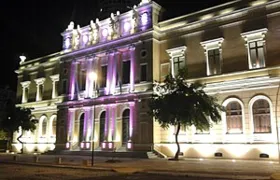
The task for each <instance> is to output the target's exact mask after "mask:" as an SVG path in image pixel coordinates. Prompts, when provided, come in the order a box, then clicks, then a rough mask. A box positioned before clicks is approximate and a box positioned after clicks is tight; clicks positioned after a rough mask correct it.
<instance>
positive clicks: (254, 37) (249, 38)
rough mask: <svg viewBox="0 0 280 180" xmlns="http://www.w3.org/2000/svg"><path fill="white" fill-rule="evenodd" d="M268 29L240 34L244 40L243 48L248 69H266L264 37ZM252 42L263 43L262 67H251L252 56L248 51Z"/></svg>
mask: <svg viewBox="0 0 280 180" xmlns="http://www.w3.org/2000/svg"><path fill="white" fill-rule="evenodd" d="M267 31H268V29H267V28H263V29H258V30H254V31H249V32H244V33H242V34H241V36H242V37H243V38H244V40H245V46H246V48H247V56H248V66H249V69H259V68H265V67H266V43H265V35H266V33H267ZM252 42H262V43H263V56H264V62H263V67H253V66H252V59H251V58H252V57H251V56H252V55H251V51H250V43H252Z"/></svg>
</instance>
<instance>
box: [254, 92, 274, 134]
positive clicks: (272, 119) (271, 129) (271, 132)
mask: <svg viewBox="0 0 280 180" xmlns="http://www.w3.org/2000/svg"><path fill="white" fill-rule="evenodd" d="M261 99H262V100H266V101H267V102H268V104H269V110H270V132H257V133H255V132H254V131H255V126H254V114H253V105H254V103H255V102H256V101H258V100H261ZM273 108H274V107H273V104H272V101H271V100H270V99H269V98H268V97H267V96H264V95H257V96H254V97H253V98H252V99H251V100H250V102H249V112H250V114H249V115H250V132H251V134H254V135H264V134H268V135H271V134H275V128H276V127H275V124H274V123H273V122H274V118H275V116H274V113H273V112H274V111H273Z"/></svg>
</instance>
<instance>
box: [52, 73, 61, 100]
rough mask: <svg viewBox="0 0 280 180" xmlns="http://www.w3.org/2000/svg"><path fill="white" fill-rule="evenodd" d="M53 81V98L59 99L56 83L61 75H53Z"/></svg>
mask: <svg viewBox="0 0 280 180" xmlns="http://www.w3.org/2000/svg"><path fill="white" fill-rule="evenodd" d="M50 78H51V80H52V98H56V97H57V88H56V83H57V82H58V81H59V74H56V75H52V76H50Z"/></svg>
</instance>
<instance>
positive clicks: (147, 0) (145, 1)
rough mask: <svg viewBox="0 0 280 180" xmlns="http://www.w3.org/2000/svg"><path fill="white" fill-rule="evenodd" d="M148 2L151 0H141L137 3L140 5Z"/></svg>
mask: <svg viewBox="0 0 280 180" xmlns="http://www.w3.org/2000/svg"><path fill="white" fill-rule="evenodd" d="M150 2H151V0H141V2H140V4H139V5H140V6H142V5H143V4H148V3H150Z"/></svg>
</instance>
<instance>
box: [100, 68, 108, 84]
mask: <svg viewBox="0 0 280 180" xmlns="http://www.w3.org/2000/svg"><path fill="white" fill-rule="evenodd" d="M106 80H107V65H106V66H101V80H100V83H101V85H100V87H101V88H104V87H106Z"/></svg>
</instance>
